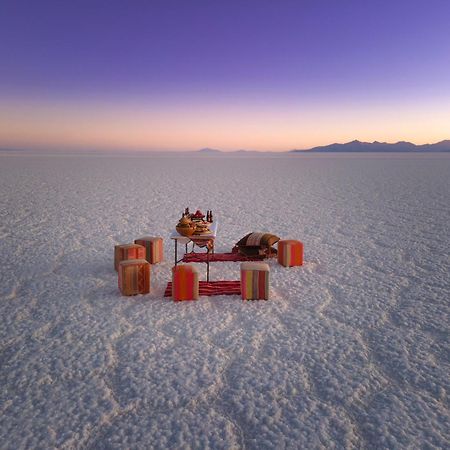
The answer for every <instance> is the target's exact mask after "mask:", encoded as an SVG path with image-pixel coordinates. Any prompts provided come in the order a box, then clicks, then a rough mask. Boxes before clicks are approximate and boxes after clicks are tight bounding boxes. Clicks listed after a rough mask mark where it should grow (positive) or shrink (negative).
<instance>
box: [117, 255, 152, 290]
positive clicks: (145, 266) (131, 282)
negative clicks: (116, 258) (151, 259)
mask: <svg viewBox="0 0 450 450" xmlns="http://www.w3.org/2000/svg"><path fill="white" fill-rule="evenodd" d="M150 267H151V266H150V264H149V263H148V262H147V261H146V260H145V259H127V260H125V261H120V263H119V271H118V272H119V289H120V292H122V295H136V294H148V293H149V292H150Z"/></svg>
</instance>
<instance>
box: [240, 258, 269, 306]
mask: <svg viewBox="0 0 450 450" xmlns="http://www.w3.org/2000/svg"><path fill="white" fill-rule="evenodd" d="M241 296H242V300H268V299H269V265H268V264H266V263H263V262H243V263H241Z"/></svg>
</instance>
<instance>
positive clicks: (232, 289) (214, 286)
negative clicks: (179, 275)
mask: <svg viewBox="0 0 450 450" xmlns="http://www.w3.org/2000/svg"><path fill="white" fill-rule="evenodd" d="M199 294H200V295H207V296H211V295H241V282H240V281H209V282H208V281H199ZM171 296H172V282H171V281H169V283H168V284H167V287H166V291H165V292H164V297H171Z"/></svg>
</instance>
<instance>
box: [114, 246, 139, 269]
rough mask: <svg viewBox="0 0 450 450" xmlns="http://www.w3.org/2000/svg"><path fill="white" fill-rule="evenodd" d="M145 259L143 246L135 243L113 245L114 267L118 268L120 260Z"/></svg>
mask: <svg viewBox="0 0 450 450" xmlns="http://www.w3.org/2000/svg"><path fill="white" fill-rule="evenodd" d="M127 259H145V247H143V246H142V245H137V244H121V245H116V246H115V247H114V268H115V269H116V271H117V270H119V263H120V261H126V260H127Z"/></svg>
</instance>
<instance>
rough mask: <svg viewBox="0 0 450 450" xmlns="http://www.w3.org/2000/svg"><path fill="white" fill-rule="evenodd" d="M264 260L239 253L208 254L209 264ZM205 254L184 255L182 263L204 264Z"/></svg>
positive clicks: (259, 256) (256, 256) (263, 256)
mask: <svg viewBox="0 0 450 450" xmlns="http://www.w3.org/2000/svg"><path fill="white" fill-rule="evenodd" d="M263 259H265V255H253V256H247V255H242V254H240V253H210V254H209V262H217V261H222V262H225V261H262V260H263ZM206 261H207V254H206V253H186V254H185V255H184V257H183V262H186V263H194V262H195V263H198V262H206Z"/></svg>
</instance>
